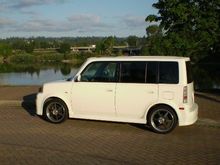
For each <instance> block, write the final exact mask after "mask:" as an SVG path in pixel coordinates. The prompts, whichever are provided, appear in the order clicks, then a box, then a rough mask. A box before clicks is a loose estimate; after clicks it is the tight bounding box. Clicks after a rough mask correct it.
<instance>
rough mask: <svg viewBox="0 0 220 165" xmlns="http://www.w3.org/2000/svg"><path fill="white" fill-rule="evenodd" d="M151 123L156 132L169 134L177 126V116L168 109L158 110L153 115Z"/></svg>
mask: <svg viewBox="0 0 220 165" xmlns="http://www.w3.org/2000/svg"><path fill="white" fill-rule="evenodd" d="M150 123H151V126H152V128H153V129H154V130H155V131H157V132H159V133H167V132H170V131H171V130H172V129H173V128H174V127H175V126H176V116H175V114H173V113H172V112H171V111H170V110H168V109H166V108H158V109H156V110H154V111H153V113H152V114H151V116H150Z"/></svg>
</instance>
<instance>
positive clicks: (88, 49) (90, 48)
mask: <svg viewBox="0 0 220 165" xmlns="http://www.w3.org/2000/svg"><path fill="white" fill-rule="evenodd" d="M70 49H71V50H72V51H73V52H93V51H95V49H96V45H90V46H72V47H70Z"/></svg>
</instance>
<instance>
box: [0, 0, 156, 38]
mask: <svg viewBox="0 0 220 165" xmlns="http://www.w3.org/2000/svg"><path fill="white" fill-rule="evenodd" d="M155 1H156V0H0V38H7V37H14V36H15V37H32V36H34V37H36V36H46V37H63V36H65V37H76V36H110V35H115V36H117V37H126V36H129V35H136V36H141V37H142V36H144V35H145V33H146V32H145V28H146V26H147V23H146V22H145V18H146V16H147V15H148V14H157V10H155V9H154V8H153V7H152V4H153V3H154V2H155Z"/></svg>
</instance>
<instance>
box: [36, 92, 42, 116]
mask: <svg viewBox="0 0 220 165" xmlns="http://www.w3.org/2000/svg"><path fill="white" fill-rule="evenodd" d="M36 114H37V115H41V116H42V115H43V93H38V94H37V99H36Z"/></svg>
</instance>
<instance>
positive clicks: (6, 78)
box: [0, 64, 78, 85]
mask: <svg viewBox="0 0 220 165" xmlns="http://www.w3.org/2000/svg"><path fill="white" fill-rule="evenodd" d="M77 70H78V66H74V65H70V64H56V65H24V64H16V65H11V64H1V65H0V84H1V85H41V84H43V83H45V82H50V81H55V80H60V79H67V78H69V77H72V76H74V75H75V74H76V72H77Z"/></svg>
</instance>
